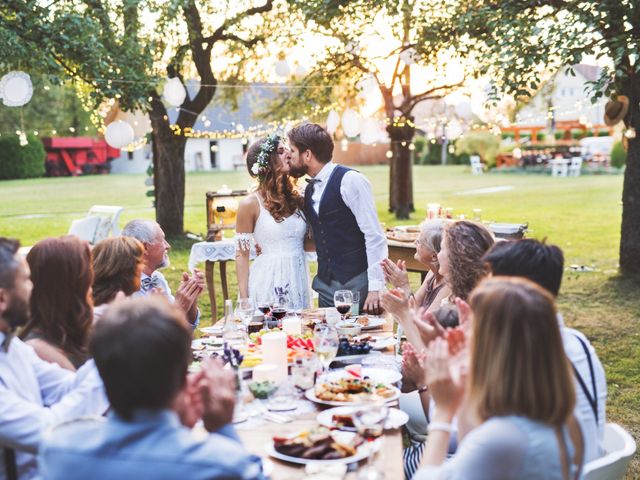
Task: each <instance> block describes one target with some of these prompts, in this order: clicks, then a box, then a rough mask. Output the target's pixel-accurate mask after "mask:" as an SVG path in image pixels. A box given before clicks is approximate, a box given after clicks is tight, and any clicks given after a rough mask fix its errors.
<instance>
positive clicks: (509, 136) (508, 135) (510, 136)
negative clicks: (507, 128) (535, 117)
mask: <svg viewBox="0 0 640 480" xmlns="http://www.w3.org/2000/svg"><path fill="white" fill-rule="evenodd" d="M501 138H502V140H507V139H511V140H513V139H515V138H516V134H515V133H513V132H502V134H501Z"/></svg>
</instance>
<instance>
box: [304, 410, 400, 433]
mask: <svg viewBox="0 0 640 480" xmlns="http://www.w3.org/2000/svg"><path fill="white" fill-rule="evenodd" d="M354 409H355V408H354V407H335V408H330V409H328V410H324V411H322V412H320V413H319V414H318V416H317V417H316V418H317V419H318V423H319V424H320V425H324V426H325V427H329V428H334V425H333V422H332V421H331V419H332V418H333V416H334V415H351V414H352V413H353V411H354ZM408 421H409V415H407V414H406V413H405V412H403V411H402V410H400V409H399V408H390V409H389V416H388V417H387V421H386V422H385V424H384V428H385V429H387V430H391V429H394V428H400V427H401V426H403V425H404V424H405V423H407V422H408ZM347 428H348V427H347ZM349 430H351V429H349Z"/></svg>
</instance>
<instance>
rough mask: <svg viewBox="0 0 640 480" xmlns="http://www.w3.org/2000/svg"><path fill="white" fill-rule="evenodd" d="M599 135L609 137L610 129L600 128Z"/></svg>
mask: <svg viewBox="0 0 640 480" xmlns="http://www.w3.org/2000/svg"><path fill="white" fill-rule="evenodd" d="M598 136H599V137H608V136H609V130H598Z"/></svg>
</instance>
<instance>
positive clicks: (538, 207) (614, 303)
mask: <svg viewBox="0 0 640 480" xmlns="http://www.w3.org/2000/svg"><path fill="white" fill-rule="evenodd" d="M361 171H362V172H363V173H364V174H365V175H366V176H367V177H368V178H369V180H370V181H371V183H372V187H373V192H374V195H375V199H376V204H377V207H378V212H379V215H380V221H381V222H385V223H386V224H387V225H395V224H398V222H396V221H395V219H394V218H393V216H392V215H391V214H389V213H388V212H387V202H388V184H389V177H388V168H387V167H385V166H372V167H362V168H361ZM222 184H227V185H228V186H229V187H231V188H245V187H247V186H249V182H248V179H247V176H246V174H245V173H244V172H225V173H222V172H220V173H195V174H188V175H187V188H186V191H187V194H186V199H185V205H186V208H185V229H186V230H189V231H191V232H194V233H199V234H204V233H205V232H206V222H205V195H204V194H205V192H206V191H207V190H216V189H218V188H220V186H221V185H222ZM494 187H511V189H509V190H505V191H497V192H493V193H473V191H474V190H479V189H486V188H494ZM146 190H147V187H145V186H144V176H142V175H118V176H117V175H112V176H94V177H80V178H51V179H38V180H25V181H4V182H0V205H2V207H1V208H0V235H3V236H12V237H17V238H20V239H21V241H22V243H23V244H25V245H30V244H33V243H35V242H37V241H38V240H40V239H42V238H44V237H47V236H54V235H61V234H64V233H66V232H67V229H68V228H69V224H70V223H71V221H72V220H73V219H75V218H81V217H82V216H84V214H85V213H86V212H87V210H88V209H89V208H90V207H91V206H92V205H95V204H107V205H108V204H112V205H121V206H124V207H125V211H124V214H123V216H122V221H121V226H122V225H124V222H126V221H128V220H130V219H132V218H137V217H146V218H153V217H154V212H153V210H152V209H151V207H150V200H149V199H148V198H147V197H145V191H146ZM621 193H622V176H621V175H603V176H597V175H593V176H582V177H577V178H576V177H574V178H551V177H549V176H536V175H515V174H514V175H507V174H505V175H495V174H485V175H482V176H472V175H470V174H469V171H468V168H467V167H437V166H435V167H428V166H420V167H415V169H414V202H415V206H416V212H415V214H414V215H413V218H412V219H411V220H410V221H406V222H402V223H413V224H415V223H417V222H419V221H420V220H421V219H422V218H424V216H425V210H426V204H427V203H433V202H435V203H440V204H441V205H442V206H443V207H451V208H453V209H454V215H456V216H457V215H458V214H461V213H464V214H466V215H467V216H468V217H470V216H471V215H472V210H473V209H474V208H480V209H482V218H483V220H495V221H498V222H509V223H521V222H522V223H525V222H526V223H528V224H529V229H530V232H531V233H530V234H529V236H530V237H536V238H540V239H542V238H545V237H546V238H548V241H549V242H552V243H555V244H557V245H560V246H561V247H562V248H563V250H564V252H565V256H566V264H567V266H568V265H572V264H576V265H587V266H589V267H592V268H593V269H595V271H593V272H585V273H576V272H571V271H567V272H566V274H565V278H564V282H563V286H562V290H561V294H560V297H559V299H558V303H559V308H560V309H561V311H562V312H563V314H564V317H565V320H566V323H567V324H568V325H570V326H574V327H576V328H578V329H580V330H582V331H583V332H584V333H585V334H586V335H587V336H588V337H589V338H590V340H591V341H592V343H593V344H594V346H595V348H596V350H597V351H598V354H599V356H600V358H601V360H602V362H603V364H604V366H605V369H606V372H607V380H608V388H609V400H608V404H607V420H608V421H614V422H618V423H620V424H622V425H624V426H625V427H626V428H627V429H628V430H629V431H631V433H632V434H633V436H634V437H635V438H636V440H637V441H638V440H640V322H639V320H640V285H639V284H638V283H634V282H633V281H631V280H627V279H621V278H619V277H618V276H617V266H618V246H619V242H620V218H621V202H620V199H621ZM40 215H42V216H40ZM171 243H172V245H173V251H172V253H171V259H172V266H171V267H170V268H169V269H168V272H167V276H168V278H169V281H170V282H171V281H173V282H174V284H175V283H177V281H178V276H179V274H180V272H181V271H182V270H183V269H184V268H185V266H186V264H187V259H188V256H189V248H190V244H191V243H192V242H191V241H190V240H187V239H171ZM228 275H229V281H230V282H229V283H230V287H231V291H232V293H234V292H235V290H236V283H235V272H234V268H233V265H231V266H230V268H229V274H228ZM412 280H413V281H414V282H417V281H418V279H417V278H413V279H412ZM218 291H220V289H219V288H218ZM221 307H222V301H221V299H220V298H219V299H218V308H219V309H220V308H221ZM201 308H202V310H203V313H204V314H205V317H208V316H209V315H210V305H209V301H208V299H207V298H206V295H203V297H202V299H201ZM639 476H640V463H639V462H638V461H636V460H634V462H633V463H632V468H631V470H630V471H629V474H628V478H636V477H639Z"/></svg>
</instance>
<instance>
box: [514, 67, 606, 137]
mask: <svg viewBox="0 0 640 480" xmlns="http://www.w3.org/2000/svg"><path fill="white" fill-rule="evenodd" d="M573 71H574V72H575V76H573V75H571V74H570V73H568V67H565V68H563V69H561V70H560V71H559V72H558V73H557V74H556V75H555V76H554V77H552V79H551V80H550V82H551V83H547V84H545V85H543V86H542V87H541V88H540V90H539V91H538V93H537V94H536V95H535V96H534V97H533V98H532V99H531V101H530V102H529V103H528V104H527V105H525V106H524V107H522V108H521V109H520V111H518V113H517V114H516V123H517V124H519V125H531V126H544V125H547V124H548V123H549V109H550V108H552V111H553V114H554V119H555V121H578V122H580V123H582V124H585V125H587V126H588V125H589V124H592V125H602V124H603V118H604V105H605V103H606V102H607V98H600V99H599V100H598V102H597V103H595V104H593V103H591V93H590V91H589V88H590V86H589V85H588V84H587V82H590V81H594V80H596V79H597V78H598V77H599V75H600V67H596V66H593V65H584V64H579V65H574V66H573Z"/></svg>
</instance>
